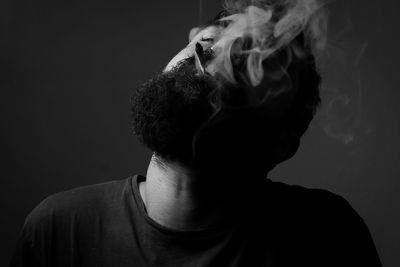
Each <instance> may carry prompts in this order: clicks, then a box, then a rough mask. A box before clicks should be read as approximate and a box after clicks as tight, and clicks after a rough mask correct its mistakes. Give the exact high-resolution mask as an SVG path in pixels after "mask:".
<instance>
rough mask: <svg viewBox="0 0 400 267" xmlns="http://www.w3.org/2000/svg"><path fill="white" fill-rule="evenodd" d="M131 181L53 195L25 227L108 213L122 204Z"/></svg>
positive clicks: (115, 182)
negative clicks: (113, 205) (112, 207)
mask: <svg viewBox="0 0 400 267" xmlns="http://www.w3.org/2000/svg"><path fill="white" fill-rule="evenodd" d="M128 180H129V178H127V179H124V180H115V181H110V182H106V183H100V184H94V185H88V186H82V187H77V188H74V189H71V190H67V191H63V192H59V193H55V194H52V195H50V196H48V197H47V198H45V199H44V200H43V201H41V202H40V203H39V204H38V205H37V206H36V207H35V208H34V209H33V210H32V211H31V212H30V214H29V215H28V216H27V219H26V222H25V224H30V225H37V224H43V223H48V222H49V221H51V222H54V220H64V221H65V220H66V219H76V217H85V218H88V217H89V216H88V215H91V214H93V215H95V214H99V213H102V212H104V211H105V209H107V207H110V206H112V204H113V203H115V202H116V201H120V199H121V197H122V195H123V194H124V191H125V190H126V186H127V184H128Z"/></svg>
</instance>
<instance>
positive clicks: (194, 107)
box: [131, 12, 321, 169]
mask: <svg viewBox="0 0 400 267" xmlns="http://www.w3.org/2000/svg"><path fill="white" fill-rule="evenodd" d="M226 15H227V14H226V12H225V13H224V12H222V13H220V14H218V16H217V17H216V19H215V20H214V22H215V21H218V19H219V18H220V17H223V16H226ZM212 23H213V22H211V24H210V25H212ZM293 43H295V45H296V46H300V47H301V48H302V50H303V51H304V55H303V56H302V57H293V60H292V61H291V62H290V64H289V66H288V67H287V69H286V75H284V77H283V78H282V79H280V80H279V81H278V82H279V83H285V82H286V83H287V84H286V85H285V86H286V87H288V88H286V89H287V91H290V92H292V96H293V97H292V98H291V99H290V101H287V100H286V101H283V102H286V104H285V105H288V104H287V103H289V105H288V106H287V107H285V108H282V106H285V105H281V104H280V103H281V102H282V101H281V99H280V98H279V96H278V97H274V98H272V101H269V102H268V101H266V102H265V103H264V104H263V105H262V106H253V107H252V106H250V107H245V108H237V107H234V108H231V107H228V106H229V105H227V106H226V105H225V106H224V105H221V102H224V103H228V104H233V105H232V106H235V105H236V104H237V103H239V104H238V105H239V106H240V104H242V102H243V101H242V97H243V89H242V88H241V87H240V86H237V85H232V84H225V85H224V86H222V87H221V84H220V83H218V81H217V80H216V79H215V78H214V77H211V76H209V75H203V74H199V73H198V71H197V70H196V68H195V67H194V59H193V58H189V59H186V60H183V61H182V62H180V63H179V64H178V65H177V66H176V67H175V68H174V69H172V70H171V71H169V72H164V73H159V74H157V75H156V76H155V77H153V78H151V79H150V80H149V81H148V82H146V83H145V84H143V85H142V86H140V87H139V88H137V89H136V90H134V92H133V95H132V98H131V99H132V126H133V132H134V134H135V135H136V136H137V137H138V138H139V140H140V141H141V142H142V143H143V144H145V145H146V146H147V147H148V148H149V149H151V150H152V151H154V152H155V153H156V154H157V155H158V156H160V157H161V158H163V159H165V160H167V161H178V162H181V163H184V164H190V165H200V166H202V165H204V162H207V163H206V164H209V163H210V162H215V161H219V162H221V160H226V161H227V162H231V164H235V161H238V162H237V164H241V165H243V166H246V163H245V162H244V161H246V160H247V161H248V162H247V163H248V164H264V165H265V164H266V165H267V166H266V168H268V169H271V168H273V167H274V166H275V165H276V164H278V163H280V162H282V161H284V160H287V159H289V158H290V157H292V156H293V155H294V154H295V153H296V151H297V149H298V146H299V142H300V137H301V136H302V135H303V134H304V132H305V131H306V130H307V128H308V126H309V123H310V122H311V120H312V119H313V117H314V114H315V112H316V110H317V107H318V105H319V103H320V96H319V85H320V82H321V78H320V75H319V74H318V72H317V70H316V63H315V59H314V56H313V54H312V52H311V49H310V47H309V46H308V44H307V42H306V41H305V38H304V35H303V34H300V35H299V36H298V37H297V38H296V39H295V40H294V41H293ZM287 49H289V48H288V47H286V48H284V49H282V50H280V51H277V52H276V54H275V56H274V57H273V58H275V60H277V61H278V64H279V61H282V58H284V57H285V56H287V51H288V50H287ZM273 58H272V59H268V60H266V62H265V66H266V67H267V68H274V67H275V66H277V65H274V63H273V62H274V59H273ZM271 62H272V63H271ZM273 82H274V83H276V81H271V84H272V83H273ZM283 95H284V94H283ZM281 98H284V96H283V97H281ZM238 100H239V101H238ZM216 103H217V106H216ZM277 109H281V110H280V111H279V112H277V111H276V110H277ZM276 114H279V115H278V116H277V115H276ZM266 151H268V152H266ZM238 155H239V156H238ZM240 155H241V156H240ZM250 155H251V156H250ZM243 156H244V157H243Z"/></svg>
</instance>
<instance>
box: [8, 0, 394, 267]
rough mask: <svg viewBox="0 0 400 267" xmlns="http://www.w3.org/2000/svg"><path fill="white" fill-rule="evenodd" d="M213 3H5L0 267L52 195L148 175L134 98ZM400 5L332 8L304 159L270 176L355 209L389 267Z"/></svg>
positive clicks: (356, 1) (339, 4) (359, 3)
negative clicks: (319, 100) (317, 109)
mask: <svg viewBox="0 0 400 267" xmlns="http://www.w3.org/2000/svg"><path fill="white" fill-rule="evenodd" d="M346 2H351V3H346ZM217 4H218V3H217V1H211V0H210V1H204V2H203V11H204V12H203V14H202V15H199V3H198V2H197V1H186V0H181V1H127V0H113V1H111V0H109V1H106V0H101V1H93V2H87V1H66V0H65V1H60V0H52V1H50V0H47V1H46V0H37V1H29V0H13V1H11V0H2V1H1V2H0V33H1V34H0V101H1V102H0V103H1V104H0V110H1V115H0V122H1V131H0V142H1V147H0V151H1V156H2V158H1V168H0V175H1V187H0V188H1V191H0V203H1V228H0V231H1V232H0V235H1V237H0V241H1V242H0V251H1V254H2V257H1V259H0V266H5V265H6V263H7V262H8V260H9V257H10V255H11V252H12V250H13V247H14V245H15V242H16V238H17V235H18V232H19V230H20V228H21V226H22V224H23V221H24V218H25V216H26V215H27V213H28V212H29V211H30V210H32V208H33V207H34V206H35V205H36V204H37V203H38V202H40V201H41V200H42V199H43V198H45V197H46V196H48V195H49V194H52V193H54V192H58V191H62V190H67V189H71V188H74V187H77V186H82V185H86V184H93V183H99V182H103V181H107V180H113V179H122V178H125V177H127V176H129V175H131V174H135V173H145V171H146V164H147V161H148V160H149V155H150V153H149V152H148V151H146V150H145V149H144V148H143V147H142V146H141V145H140V144H139V143H138V142H137V141H136V140H135V139H134V137H132V136H131V135H130V132H129V92H130V90H131V89H132V88H133V87H135V86H137V85H138V84H140V83H141V82H143V81H144V80H145V79H146V78H148V77H149V76H150V75H151V74H153V73H155V72H156V71H159V70H161V69H162V68H163V67H164V66H165V64H166V63H167V62H168V60H169V59H170V58H171V57H172V56H173V55H174V54H175V53H176V52H177V51H178V50H179V49H180V48H182V47H183V45H185V44H186V40H187V33H188V30H189V29H190V28H191V27H192V26H194V25H196V24H197V23H198V21H199V19H200V20H202V19H204V18H206V17H207V15H206V14H207V13H208V12H211V13H212V14H214V13H215V12H216V10H217V9H218V7H217V6H218V5H217ZM399 5H400V4H399V2H398V1H396V0H393V1H389V0H386V1H363V0H353V1H343V0H342V1H339V0H338V1H336V2H333V3H332V4H331V7H330V18H331V28H330V29H331V32H332V34H330V37H331V42H330V48H331V49H330V51H331V52H329V54H328V55H327V57H328V58H329V60H330V61H326V62H328V63H326V64H325V70H326V71H325V75H326V77H327V78H326V84H325V85H324V92H323V93H324V94H325V95H326V98H324V106H323V107H322V109H321V113H320V115H319V116H318V118H316V120H315V121H314V123H313V124H312V126H311V128H310V130H309V132H308V133H307V134H306V136H305V137H304V139H303V142H302V147H301V149H300V151H299V153H298V154H297V155H296V157H295V158H293V159H292V160H290V161H288V162H287V163H285V164H282V165H281V166H280V167H279V168H277V169H276V170H275V171H274V172H273V173H272V174H271V178H272V179H274V180H281V181H284V182H287V183H295V184H301V185H304V186H308V187H319V188H325V189H328V190H331V191H333V192H335V193H338V194H340V195H342V196H344V197H345V198H346V199H348V200H349V202H350V203H351V204H352V205H353V207H354V208H355V209H356V210H357V211H358V212H359V213H360V215H361V216H362V217H363V218H364V219H365V221H366V223H367V224H368V226H369V228H370V230H371V233H372V235H373V237H374V240H375V242H376V245H377V248H378V251H379V254H380V256H381V258H382V261H383V263H384V265H385V266H388V267H396V266H400V256H399V254H400V243H399V242H400V228H399V225H400V216H399V210H400V194H399V187H400V182H399V173H400V170H399V168H398V165H399V164H400V162H399V159H400V150H399V136H400V135H399V133H400V132H399V130H400V127H399V119H398V115H399V114H400V104H399V101H400V98H399V95H400V89H399V86H398V79H399V77H400V75H399V72H398V70H399V68H398V64H399V62H400V61H399V55H400V53H399V51H398V49H399V47H400V46H399V37H398V29H397V28H398V25H400V18H399V16H398V10H399ZM357 55H362V57H359V59H358V60H357V57H358V56H357ZM357 62H358V63H357ZM358 78H360V79H358Z"/></svg>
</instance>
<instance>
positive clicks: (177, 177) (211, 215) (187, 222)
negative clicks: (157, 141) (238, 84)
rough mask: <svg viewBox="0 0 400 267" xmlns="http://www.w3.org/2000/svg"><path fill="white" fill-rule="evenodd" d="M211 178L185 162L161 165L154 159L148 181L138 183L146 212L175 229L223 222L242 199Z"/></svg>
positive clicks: (202, 226) (150, 166) (201, 227)
mask: <svg viewBox="0 0 400 267" xmlns="http://www.w3.org/2000/svg"><path fill="white" fill-rule="evenodd" d="M211 180H212V179H209V178H207V177H199V176H198V175H197V174H195V173H194V172H193V171H191V170H190V169H188V168H185V167H184V166H182V165H179V164H173V163H168V164H165V165H164V164H163V165H162V166H161V165H160V164H159V162H158V161H155V160H153V159H152V160H151V162H150V164H149V168H148V170H147V175H146V181H143V182H141V183H140V184H139V191H140V195H141V197H142V200H143V202H144V204H145V207H146V211H147V215H148V216H149V217H150V218H151V219H153V220H154V221H156V222H157V223H159V224H160V225H162V226H164V227H167V228H171V229H176V230H193V229H204V228H210V227H213V226H215V225H217V224H220V223H221V222H222V221H224V219H226V218H227V217H228V216H229V214H230V213H231V212H232V211H233V210H234V209H235V207H237V204H238V202H240V201H241V199H240V198H239V197H238V194H232V192H233V191H232V190H223V189H222V188H220V187H219V186H217V185H216V184H215V183H212V182H211ZM225 189H226V188H225ZM227 192H229V193H227ZM239 195H241V194H239Z"/></svg>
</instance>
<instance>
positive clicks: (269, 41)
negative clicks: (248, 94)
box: [200, 0, 326, 90]
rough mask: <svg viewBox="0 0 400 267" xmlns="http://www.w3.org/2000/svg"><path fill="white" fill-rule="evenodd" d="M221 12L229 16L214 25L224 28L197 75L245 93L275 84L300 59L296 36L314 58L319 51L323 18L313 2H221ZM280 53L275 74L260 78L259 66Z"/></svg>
mask: <svg viewBox="0 0 400 267" xmlns="http://www.w3.org/2000/svg"><path fill="white" fill-rule="evenodd" d="M225 9H226V10H227V11H228V13H229V14H232V15H230V16H227V17H224V18H222V19H220V21H221V22H223V23H224V24H225V25H227V26H226V27H224V28H223V29H222V30H221V31H220V33H219V35H218V36H217V37H216V39H215V40H214V43H213V45H212V46H211V50H212V52H213V55H214V56H213V58H212V60H210V61H209V62H207V63H206V64H204V66H201V64H200V68H201V69H200V70H201V71H206V72H207V73H209V74H211V75H212V76H214V77H222V78H223V80H224V81H226V82H229V83H233V84H235V83H239V82H240V83H244V84H245V85H247V87H248V88H249V90H251V88H255V87H258V86H259V85H260V84H262V82H263V79H265V78H269V79H271V78H272V79H275V80H276V79H277V78H281V77H282V76H283V75H285V74H286V70H287V68H288V66H289V65H290V63H291V60H292V58H293V57H298V58H301V57H302V56H304V54H303V53H304V51H303V50H302V49H301V46H300V45H296V42H294V40H295V38H296V37H297V36H298V35H299V34H300V33H303V34H304V36H305V38H306V41H307V42H308V44H310V45H311V46H312V47H310V49H312V50H313V51H314V52H318V50H322V49H323V48H324V46H325V42H326V37H325V33H326V19H325V17H326V16H325V14H324V11H323V8H322V4H321V3H319V2H318V1H317V0H280V1H277V0H275V1H271V0H254V1H243V0H242V1H240V0H226V1H225ZM303 45H304V44H303ZM282 50H286V52H287V55H288V56H287V60H286V62H281V66H280V72H281V73H278V74H277V73H276V72H274V73H266V72H265V67H264V64H263V63H264V62H265V61H266V60H268V58H270V57H272V56H273V55H274V54H276V53H277V52H278V51H282ZM236 62H244V64H241V65H240V66H239V65H238V64H236ZM238 72H239V73H238ZM266 76H267V77H266ZM236 77H241V79H240V81H238V79H237V78H236ZM265 89H267V88H265Z"/></svg>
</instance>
